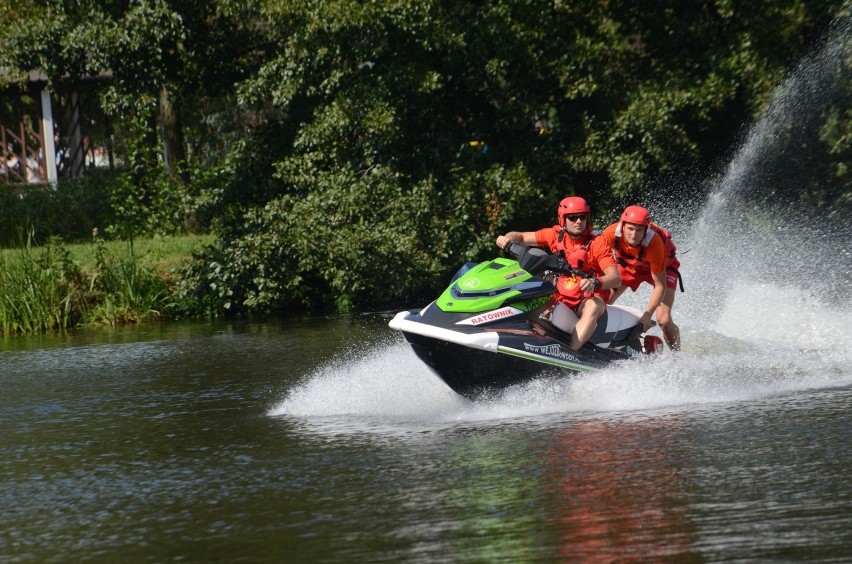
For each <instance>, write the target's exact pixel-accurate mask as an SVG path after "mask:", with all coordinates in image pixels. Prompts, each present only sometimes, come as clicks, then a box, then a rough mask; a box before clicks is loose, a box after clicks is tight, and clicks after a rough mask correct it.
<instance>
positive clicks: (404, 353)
mask: <svg viewBox="0 0 852 564" xmlns="http://www.w3.org/2000/svg"><path fill="white" fill-rule="evenodd" d="M689 338H690V339H695V340H696V341H698V342H699V343H704V342H708V343H714V339H719V338H720V336H719V335H718V334H715V333H712V332H707V333H695V334H690V335H689ZM721 339H722V341H725V340H726V339H729V338H726V337H721ZM709 348H712V349H714V351H713V353H712V354H704V353H703V351H702V350H701V348H700V347H699V348H698V350H697V352H690V351H686V352H682V353H679V354H676V355H671V354H666V355H663V356H659V357H642V358H640V359H638V360H630V361H624V362H621V363H616V364H614V365H613V366H611V367H610V368H608V369H606V370H602V371H599V372H595V373H592V374H582V375H565V374H562V375H560V376H558V377H556V376H554V377H545V378H541V379H538V380H534V381H531V382H528V383H526V384H523V385H519V386H513V387H510V388H507V389H505V390H502V391H500V392H497V393H494V394H492V395H490V396H487V397H482V398H479V399H478V400H477V401H474V402H471V401H468V400H467V399H465V398H462V397H461V396H458V395H456V394H455V393H454V392H452V391H451V390H450V389H449V388H448V387H447V386H446V385H445V384H444V383H443V382H442V381H440V380H439V379H438V378H437V377H436V376H434V375H433V374H432V373H431V372H430V371H429V370H428V369H427V368H426V367H425V365H423V363H422V362H421V361H420V360H419V359H418V358H417V357H416V356H415V355H414V353H413V352H412V351H411V349H410V347H409V346H408V345H407V344H406V343H405V342H403V341H402V340H400V341H398V342H392V343H385V344H382V345H377V346H376V347H374V348H373V349H371V350H369V351H367V352H365V353H364V354H363V355H362V356H361V357H360V358H356V357H355V356H352V357H350V358H349V359H347V360H343V361H336V362H333V363H330V364H328V365H325V366H323V367H321V368H319V369H318V370H316V371H315V372H314V373H313V374H311V375H309V376H308V377H307V378H306V379H305V380H304V381H303V382H301V383H299V384H297V385H295V386H294V387H292V388H291V389H290V390H289V391H288V392H287V394H286V397H285V398H284V399H283V400H282V401H281V402H279V403H278V404H277V405H275V406H274V407H272V408H271V409H270V410H269V415H271V416H276V417H289V418H296V419H298V420H300V421H302V422H305V421H308V422H310V423H311V426H312V427H313V428H314V430H315V431H321V432H335V433H340V432H342V433H351V432H364V431H367V432H371V431H372V432H375V431H381V432H382V433H386V432H388V430H389V429H393V430H396V431H401V430H406V431H407V432H408V431H415V432H416V431H417V430H422V429H423V428H424V427H426V428H434V427H435V426H439V427H440V426H446V425H458V424H464V423H474V422H476V423H478V424H483V423H488V422H491V423H500V422H504V423H505V422H507V421H511V420H517V419H529V418H535V417H539V416H543V415H552V414H562V415H566V414H567V415H568V416H584V415H588V414H595V416H602V415H605V414H623V413H626V412H631V413H635V414H640V413H644V412H657V411H660V410H664V411H672V410H674V411H681V410H689V409H692V408H693V407H694V406H702V405H707V404H713V403H730V402H740V401H754V400H761V399H765V398H772V397H776V396H784V395H787V394H790V393H797V392H802V391H806V390H815V389H823V388H832V387H845V386H849V385H852V373H850V371H849V369H848V367H849V366H850V361H852V359H850V355H849V352H848V350H847V349H845V348H842V349H839V350H832V351H814V350H798V349H784V348H778V347H772V346H763V347H754V346H749V345H748V344H747V343H744V342H741V341H728V348H729V351H728V352H720V351H719V350H718V347H716V346H712V347H709Z"/></svg>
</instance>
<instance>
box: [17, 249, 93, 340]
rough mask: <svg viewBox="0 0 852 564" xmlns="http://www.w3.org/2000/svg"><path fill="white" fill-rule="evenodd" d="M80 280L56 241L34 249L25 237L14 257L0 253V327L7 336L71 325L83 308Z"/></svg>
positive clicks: (80, 277)
mask: <svg viewBox="0 0 852 564" xmlns="http://www.w3.org/2000/svg"><path fill="white" fill-rule="evenodd" d="M82 281H83V276H82V273H81V271H80V269H79V268H78V267H77V266H76V265H75V264H74V263H73V262H72V261H71V259H70V257H69V255H68V251H67V250H66V249H65V248H64V247H62V245H61V244H60V243H58V241H55V240H51V241H50V242H49V243H48V244H47V245H46V246H45V247H43V248H41V249H39V251H38V252H36V251H34V249H33V246H32V238H31V237H30V236H28V237H27V239H26V241H25V242H24V243H23V244H22V245H21V246H20V247H19V249H18V253H17V255H16V256H15V259H14V260H8V259H7V258H4V257H2V256H0V330H2V332H3V333H4V334H7V335H8V334H11V333H31V332H36V331H42V330H56V329H66V328H68V327H70V326H72V325H74V324H75V323H76V322H77V321H78V320H79V319H80V318H81V317H82V316H83V312H84V311H85V309H86V303H85V300H86V296H85V295H84V294H83V293H82V292H81V291H80V288H81V282H82Z"/></svg>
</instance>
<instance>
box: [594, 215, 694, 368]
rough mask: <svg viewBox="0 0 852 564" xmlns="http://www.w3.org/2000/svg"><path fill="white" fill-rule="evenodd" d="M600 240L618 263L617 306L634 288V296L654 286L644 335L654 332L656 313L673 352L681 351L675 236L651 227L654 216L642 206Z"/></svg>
mask: <svg viewBox="0 0 852 564" xmlns="http://www.w3.org/2000/svg"><path fill="white" fill-rule="evenodd" d="M599 239H603V240H605V241H606V243H607V245H609V246H610V247H611V248H612V255H613V257H614V258H615V260H616V262H617V263H618V272H619V274H620V275H621V285H620V286H619V287H618V288H616V289H615V291H613V292H612V295H611V296H610V297H609V303H614V302H615V300H617V299H618V297H619V296H621V294H623V293H624V292H625V290H627V288H630V289H631V290H633V291H634V292H635V291H636V289H637V288H638V287H639V285H640V284H642V282H647V283H648V284H651V285H653V286H654V290H653V292H652V293H651V298H650V299H649V300H648V307H647V308H645V313H644V314H643V315H642V319H641V321H642V326H643V328H644V331H648V329H650V328H651V316H653V315H654V313H655V312H656V314H657V323H659V325H660V329H662V330H663V337H664V338H665V340H666V343H668V345H669V347H670V348H671V349H672V350H675V351H676V350H679V349H680V329H679V328H678V326H677V325H676V324H675V322H674V321H673V320H672V305H673V304H674V298H675V288H676V287H677V282H678V279H679V277H680V274H679V273H678V270H677V269H678V267H679V266H680V262H679V261H678V260H677V257H676V256H675V246H674V243H672V241H671V235H669V233H668V231H666V230H664V229H663V228H661V227H659V226H657V225H653V224H652V223H651V213H650V212H649V211H648V210H647V209H645V208H643V207H642V206H627V207H626V208H625V209H624V212H623V213H622V214H621V219H620V221H618V222H617V223H613V224H612V225H610V226H609V227H607V228H606V229H605V230H604V232H603V233H602V234H601V236H600V237H599Z"/></svg>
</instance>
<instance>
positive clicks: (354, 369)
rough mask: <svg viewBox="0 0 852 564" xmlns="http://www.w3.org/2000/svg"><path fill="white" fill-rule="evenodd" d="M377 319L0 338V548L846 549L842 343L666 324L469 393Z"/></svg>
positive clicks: (160, 554)
mask: <svg viewBox="0 0 852 564" xmlns="http://www.w3.org/2000/svg"><path fill="white" fill-rule="evenodd" d="M385 322H386V320H385V319H382V318H381V317H356V318H342V319H322V318H304V319H297V320H290V321H287V322H281V323H257V324H219V323H188V324H174V325H168V326H164V327H147V328H146V327H140V328H132V329H125V330H112V331H92V330H89V331H80V332H75V333H73V334H71V335H68V336H65V337H40V338H20V339H13V340H9V341H5V342H3V352H2V353H0V386H2V389H3V394H2V397H0V507H2V508H3V511H2V512H0V531H2V534H0V560H7V561H8V560H11V561H17V560H21V561H45V560H53V561H56V560H80V559H89V558H95V559H102V560H110V561H113V560H128V559H130V560H150V561H163V560H172V559H177V560H182V559H185V560H196V561H198V560H229V561H230V560H235V561H264V560H266V561H269V560H291V561H381V560H393V561H396V560H406V561H431V560H438V559H440V560H477V561H482V560H495V559H503V560H506V561H518V560H520V561H524V560H557V559H572V560H573V559H576V558H580V557H596V558H604V559H607V558H630V557H637V558H647V559H652V560H655V559H660V558H665V557H668V556H681V557H684V556H685V557H691V558H694V559H698V560H701V559H704V560H720V559H729V558H742V559H755V560H763V559H790V558H801V559H814V558H824V559H838V560H842V559H845V558H849V557H852V548H850V547H852V532H850V531H852V479H851V478H850V473H849V471H848V468H849V467H850V465H852V446H850V441H849V437H850V436H852V423H850V419H849V416H848V414H849V412H850V407H852V371H850V369H849V358H848V352H845V350H841V351H831V350H820V351H813V350H799V349H796V348H783V347H779V346H775V347H769V348H762V347H759V346H757V345H754V344H750V343H748V342H746V341H741V340H740V341H736V342H734V341H733V339H731V338H724V339H723V338H721V337H720V336H719V335H713V334H709V333H708V334H703V333H700V332H689V331H686V332H685V333H686V335H687V342H691V343H693V344H694V346H693V347H691V350H690V348H689V347H688V348H687V350H686V351H684V353H683V354H681V355H679V356H678V357H672V356H669V355H666V356H664V357H661V358H658V359H655V360H648V361H645V362H640V363H634V364H625V365H622V366H616V367H613V368H612V369H611V370H608V371H605V372H602V373H600V374H596V375H593V376H590V377H588V376H584V377H576V378H559V379H547V380H541V381H538V382H534V383H532V384H530V385H528V386H525V387H519V388H513V389H510V390H507V391H506V392H505V393H504V394H502V395H499V396H495V397H492V398H488V399H483V400H482V401H479V402H475V403H471V402H468V401H467V400H464V399H462V398H460V397H459V396H456V395H454V394H453V393H452V392H451V391H450V390H449V389H448V388H446V387H445V386H444V385H443V384H442V383H441V382H440V381H438V380H437V379H436V378H435V377H434V376H432V375H431V374H430V373H428V371H426V369H425V368H424V367H423V366H422V365H421V364H420V363H419V361H418V360H417V359H416V357H414V355H413V354H412V353H411V352H410V351H409V350H408V348H407V346H406V345H405V344H404V343H403V342H402V341H401V340H400V339H399V337H398V336H396V335H394V334H392V333H391V331H390V330H389V329H387V327H386V325H385ZM705 347H706V348H708V349H720V348H721V349H727V351H728V352H724V353H721V354H710V353H707V352H705V351H704V350H703V349H704V348H705Z"/></svg>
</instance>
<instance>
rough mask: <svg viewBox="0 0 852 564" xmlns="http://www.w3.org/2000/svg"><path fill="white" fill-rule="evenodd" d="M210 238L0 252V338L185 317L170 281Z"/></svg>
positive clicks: (99, 242) (23, 246) (97, 242)
mask: <svg viewBox="0 0 852 564" xmlns="http://www.w3.org/2000/svg"><path fill="white" fill-rule="evenodd" d="M212 241H213V236H198V235H188V236H180V237H162V238H152V239H139V240H137V241H135V242H134V244H133V247H132V248H131V246H130V245H129V243H127V242H121V241H111V242H106V241H103V240H99V239H98V240H93V241H91V242H88V243H80V244H71V245H65V244H62V243H61V242H59V241H51V242H49V243H48V244H46V245H43V246H34V245H33V244H32V242H25V243H22V244H21V245H20V246H19V247H18V248H16V249H4V250H2V251H0V333H2V334H4V335H11V334H15V333H28V332H37V331H44V330H62V329H67V328H69V327H73V326H75V325H80V324H91V325H96V324H108V325H116V324H122V323H133V322H137V321H145V320H152V319H162V318H168V317H171V316H173V315H176V314H177V313H178V312H183V311H185V308H182V307H181V304H179V303H177V299H176V297H175V293H174V289H175V286H176V283H177V274H178V272H179V270H180V268H181V266H183V265H184V264H187V263H188V262H189V261H190V260H191V258H192V253H193V252H195V251H198V250H200V249H201V248H202V247H203V246H204V245H206V244H208V243H210V242H212Z"/></svg>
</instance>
